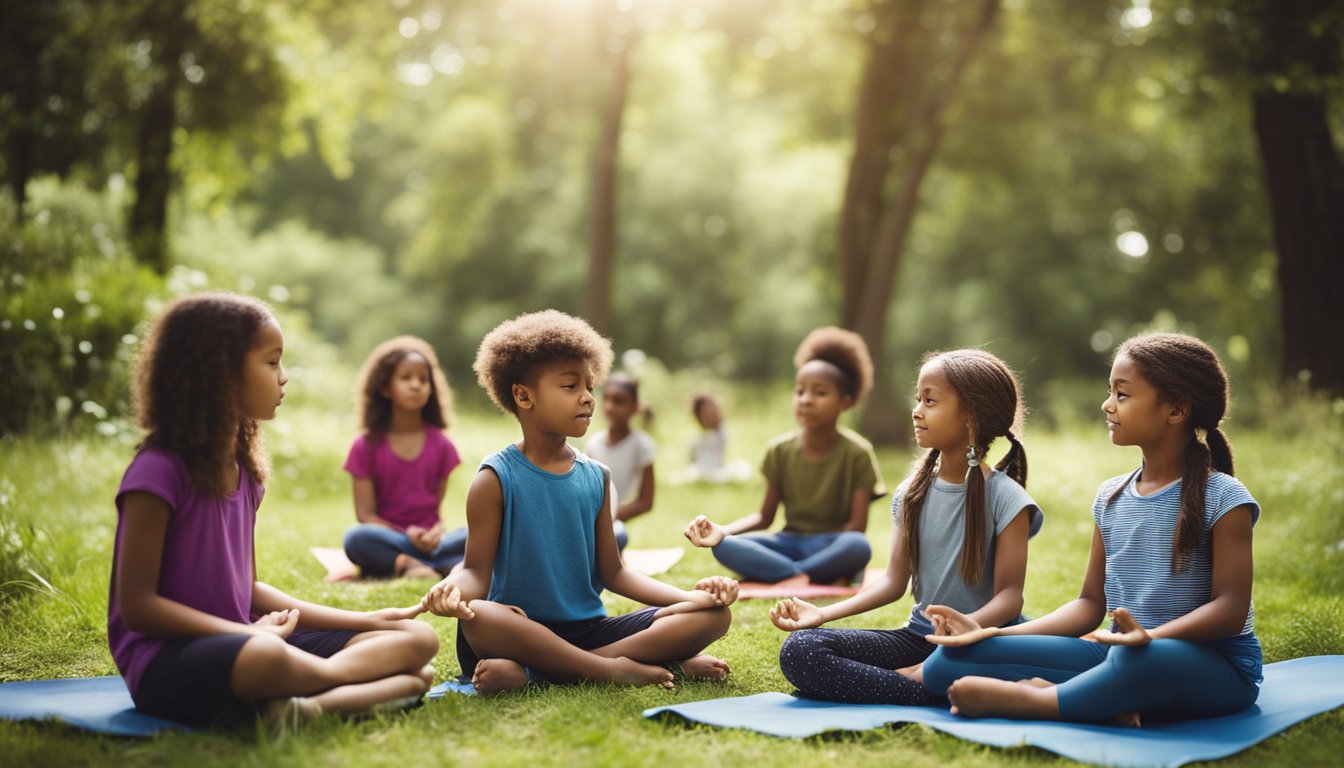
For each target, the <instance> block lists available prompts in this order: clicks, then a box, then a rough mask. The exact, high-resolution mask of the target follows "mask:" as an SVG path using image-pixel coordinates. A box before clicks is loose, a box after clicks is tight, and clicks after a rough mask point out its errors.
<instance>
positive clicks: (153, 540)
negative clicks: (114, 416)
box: [107, 293, 439, 725]
mask: <svg viewBox="0 0 1344 768" xmlns="http://www.w3.org/2000/svg"><path fill="white" fill-rule="evenodd" d="M283 352H284V334H283V333H282V332H281V330H280V325H279V323H278V322H277V321H276V319H275V316H274V315H273V314H272V313H271V311H270V309H269V308H268V307H267V306H266V305H264V304H262V303H261V302H259V301H257V300H255V299H252V298H248V297H244V296H237V295H234V294H228V293H205V294H198V295H195V296H190V297H187V298H184V299H180V300H178V301H176V302H174V303H173V304H171V305H170V306H169V307H168V308H167V309H166V310H165V311H164V312H163V314H162V315H161V316H160V317H159V318H158V320H157V321H156V322H155V324H154V327H153V329H152V330H151V332H150V335H149V338H148V340H147V341H146V343H145V347H144V349H143V350H142V351H141V354H140V358H139V361H138V362H137V365H136V372H135V400H136V410H137V415H138V418H139V422H140V426H141V427H142V428H143V429H144V430H145V439H144V442H143V443H142V444H141V446H140V450H139V452H138V453H137V454H136V457H135V459H134V460H133V461H132V462H131V465H130V467H129V468H128V469H127V470H126V475H125V477H124V478H123V479H122V483H121V488H120V490H119V491H118V493H117V499H116V503H117V512H118V521H117V536H116V546H115V550H114V552H115V554H114V556H113V563H112V580H111V585H110V589H109V596H108V621H107V625H108V626H107V635H108V645H109V647H110V649H111V651H112V656H113V658H114V659H115V660H116V663H117V668H118V669H119V670H120V671H121V673H122V676H123V678H125V681H126V686H127V688H129V689H130V692H131V696H132V698H133V699H134V700H135V703H136V706H137V707H138V708H139V709H141V710H142V711H144V712H146V713H148V714H152V715H155V716H158V717H164V718H168V719H172V720H177V721H180V722H185V723H188V724H192V725H209V724H213V723H217V722H230V721H231V722H238V721H240V720H243V721H245V720H247V719H250V718H253V717H255V715H256V714H258V713H260V714H261V715H262V716H263V717H264V718H266V719H269V720H271V721H274V722H277V723H284V722H291V723H297V722H298V721H301V720H307V719H312V718H314V717H317V716H319V715H320V714H322V712H324V711H335V712H344V713H356V712H364V711H368V710H370V709H372V708H375V707H380V708H388V707H397V706H406V705H409V704H411V703H414V702H416V701H418V700H419V699H420V697H421V696H422V695H423V694H424V692H425V690H426V689H427V688H428V687H429V684H430V682H431V680H432V677H433V669H432V668H431V667H430V666H429V662H430V660H431V659H433V657H434V654H435V653H437V651H438V647H439V641H438V636H437V635H436V634H435V633H434V631H433V629H431V628H430V627H429V626H428V625H427V624H425V623H423V622H417V621H413V620H412V619H413V618H414V617H415V616H416V615H418V614H419V613H420V612H421V611H422V609H421V608H420V607H419V606H415V607H411V608H385V609H382V610H378V611H370V612H354V611H344V610H339V609H335V608H328V607H326V606H321V605H315V604H312V603H306V602H303V601H300V600H297V599H295V598H293V597H290V596H289V595H287V594H285V593H283V592H281V591H280V590H278V589H276V588H274V587H271V586H269V585H267V584H264V583H262V582H260V581H257V580H256V559H255V557H254V553H253V525H254V523H255V521H256V511H257V507H258V505H260V503H261V500H262V496H263V494H264V491H265V489H264V486H263V485H262V483H263V482H264V481H265V479H266V473H267V466H266V458H265V453H264V451H263V448H262V440H261V432H260V427H259V422H261V421H266V420H270V419H273V418H275V412H276V409H277V408H279V406H280V402H281V400H283V399H284V396H285V393H284V387H285V383H286V382H287V380H288V379H287V377H286V375H285V369H284V366H282V365H281V363H280V358H281V355H282V354H283Z"/></svg>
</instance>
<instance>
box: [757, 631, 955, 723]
mask: <svg viewBox="0 0 1344 768" xmlns="http://www.w3.org/2000/svg"><path fill="white" fill-rule="evenodd" d="M933 649H934V645H933V644H931V643H929V642H928V641H927V640H925V639H924V636H923V635H921V634H919V633H918V632H915V631H914V630H911V629H906V628H904V627H902V628H901V629H891V630H888V629H804V630H800V631H798V632H794V633H793V634H791V635H789V636H788V638H786V639H785V640H784V645H783V646H782V647H781V648H780V649H779V668H780V670H781V671H782V672H783V673H784V677H786V678H788V680H789V682H790V683H793V685H794V687H796V688H797V689H798V693H799V694H800V695H802V696H805V697H807V698H809V699H821V700H823V701H838V702H842V703H845V704H946V700H945V699H943V698H942V697H940V696H934V695H933V694H931V693H929V692H928V691H927V690H925V689H924V686H922V685H920V684H919V683H917V682H915V681H914V680H911V679H910V678H908V677H906V676H904V675H901V674H898V673H897V672H895V670H897V669H900V668H901V667H908V666H910V665H911V664H918V663H920V662H921V661H924V659H925V658H927V657H928V655H929V654H930V653H932V652H933Z"/></svg>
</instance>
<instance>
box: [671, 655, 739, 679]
mask: <svg viewBox="0 0 1344 768" xmlns="http://www.w3.org/2000/svg"><path fill="white" fill-rule="evenodd" d="M681 668H682V669H684V670H686V676H687V677H690V678H694V679H698V680H722V679H724V678H725V677H727V676H728V673H730V672H732V670H731V669H729V668H728V662H726V661H724V660H723V659H718V658H715V657H713V656H710V655H708V654H704V653H702V654H700V655H699V656H695V657H692V658H689V659H686V660H685V661H683V662H681Z"/></svg>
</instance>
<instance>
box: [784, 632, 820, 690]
mask: <svg viewBox="0 0 1344 768" xmlns="http://www.w3.org/2000/svg"><path fill="white" fill-rule="evenodd" d="M822 650H823V644H822V642H821V637H820V633H818V632H817V631H816V630H812V629H804V630H800V631H798V632H792V633H790V634H789V636H788V637H786V638H784V644H783V645H781V646H780V647H779V671H781V672H783V673H784V677H785V679H787V680H788V681H789V682H790V683H793V684H794V685H795V686H798V687H802V686H799V682H798V681H799V680H802V679H804V678H805V677H806V676H807V674H806V672H807V670H808V669H810V668H812V667H815V666H816V663H817V658H818V657H819V655H820V654H821V653H822Z"/></svg>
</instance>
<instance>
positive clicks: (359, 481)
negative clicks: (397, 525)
mask: <svg viewBox="0 0 1344 768" xmlns="http://www.w3.org/2000/svg"><path fill="white" fill-rule="evenodd" d="M354 495H355V519H356V520H358V521H359V522H361V523H368V524H370V525H381V526H383V527H384V528H392V527H393V525H392V524H391V523H389V522H387V521H386V520H384V519H383V518H382V517H381V516H380V515H379V514H378V497H377V495H376V493H375V492H374V489H373V478H371V477H356V478H354Z"/></svg>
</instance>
